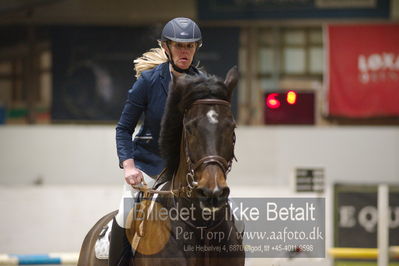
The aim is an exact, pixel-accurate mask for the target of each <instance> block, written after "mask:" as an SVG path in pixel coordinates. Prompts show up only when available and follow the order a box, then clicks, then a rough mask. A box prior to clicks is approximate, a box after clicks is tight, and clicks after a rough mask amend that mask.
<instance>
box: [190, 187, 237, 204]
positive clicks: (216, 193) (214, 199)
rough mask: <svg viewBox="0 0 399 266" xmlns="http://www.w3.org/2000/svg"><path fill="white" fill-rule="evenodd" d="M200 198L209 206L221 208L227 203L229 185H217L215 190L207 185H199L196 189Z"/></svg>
mask: <svg viewBox="0 0 399 266" xmlns="http://www.w3.org/2000/svg"><path fill="white" fill-rule="evenodd" d="M196 194H197V196H198V200H199V201H200V202H202V205H203V206H204V207H207V208H220V207H222V206H224V205H225V204H226V203H227V198H228V197H229V194H230V189H229V187H227V186H226V187H221V188H219V187H217V188H215V189H213V190H211V189H209V188H206V187H198V188H197V189H196Z"/></svg>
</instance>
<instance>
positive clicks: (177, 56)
mask: <svg viewBox="0 0 399 266" xmlns="http://www.w3.org/2000/svg"><path fill="white" fill-rule="evenodd" d="M168 46H169V48H170V50H171V52H172V57H173V58H172V59H173V62H174V63H175V64H176V66H178V67H179V68H181V69H187V68H189V67H190V65H191V63H192V62H193V58H194V54H195V50H196V49H197V43H195V42H185V43H181V42H170V43H169V45H168ZM164 48H165V47H164ZM165 49H166V50H167V51H168V47H166V48H165ZM168 54H169V55H170V53H168Z"/></svg>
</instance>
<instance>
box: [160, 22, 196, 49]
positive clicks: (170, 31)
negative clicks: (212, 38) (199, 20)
mask: <svg viewBox="0 0 399 266" xmlns="http://www.w3.org/2000/svg"><path fill="white" fill-rule="evenodd" d="M168 40H170V41H175V42H198V43H199V44H200V45H201V43H202V35H201V30H200V29H199V27H198V25H197V24H196V23H195V22H194V21H192V20H191V19H189V18H174V19H172V20H171V21H169V22H168V23H166V25H165V27H164V28H163V30H162V36H161V41H168Z"/></svg>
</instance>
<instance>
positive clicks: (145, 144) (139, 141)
mask: <svg viewBox="0 0 399 266" xmlns="http://www.w3.org/2000/svg"><path fill="white" fill-rule="evenodd" d="M201 44H202V36H201V31H200V29H199V27H198V25H197V24H196V23H195V22H194V21H192V20H191V19H189V18H175V19H172V20H171V21H169V22H168V23H166V25H165V26H164V28H163V30H162V35H161V41H160V45H161V48H156V49H151V50H150V51H149V52H147V53H145V54H143V56H142V57H140V58H138V59H136V60H135V61H134V62H135V70H136V77H137V81H136V82H135V83H134V84H133V87H132V88H131V89H130V90H129V93H128V98H127V100H126V103H125V105H124V108H123V111H122V114H121V117H120V120H119V122H118V124H117V127H116V146H117V150H118V157H119V166H120V167H121V168H123V170H124V178H125V183H124V187H123V195H122V199H121V203H120V206H119V211H118V214H117V215H116V216H115V218H114V222H113V225H112V233H111V243H110V250H109V265H112V266H114V265H127V263H126V261H124V259H126V258H128V257H129V256H127V255H129V254H130V252H131V246H130V243H129V241H128V240H127V238H126V235H125V228H127V225H125V219H126V216H127V214H128V212H129V211H130V209H131V208H132V205H133V202H134V198H135V195H136V191H134V190H133V189H132V187H131V186H132V185H137V184H139V183H140V182H141V181H142V180H143V179H144V180H145V182H146V183H147V184H152V183H153V182H154V181H153V180H154V178H155V177H156V175H158V174H159V173H160V172H161V170H162V169H163V167H164V161H163V160H162V158H161V157H160V152H159V146H158V138H159V132H160V124H161V119H162V115H163V113H164V107H165V101H166V97H167V94H168V89H169V83H170V81H171V80H172V79H174V78H177V77H178V76H180V75H183V74H188V75H196V74H199V71H198V69H197V68H196V67H195V66H193V65H192V63H193V58H194V56H195V54H196V51H197V50H198V48H199V47H200V46H201ZM142 114H144V117H143V118H144V119H143V124H142V126H141V128H140V130H139V132H138V133H137V134H136V136H135V138H134V140H133V141H132V135H133V132H134V129H135V127H136V124H137V122H138V120H139V118H140V116H141V115H142ZM127 205H128V206H127Z"/></svg>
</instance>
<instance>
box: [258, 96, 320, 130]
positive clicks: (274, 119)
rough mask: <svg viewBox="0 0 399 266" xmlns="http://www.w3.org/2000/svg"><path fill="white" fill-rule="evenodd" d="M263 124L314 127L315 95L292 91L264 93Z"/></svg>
mask: <svg viewBox="0 0 399 266" xmlns="http://www.w3.org/2000/svg"><path fill="white" fill-rule="evenodd" d="M264 123H265V124H268V125H314V123H315V93H314V92H297V91H293V90H289V91H281V90H280V91H275V92H267V93H265V96H264Z"/></svg>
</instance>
